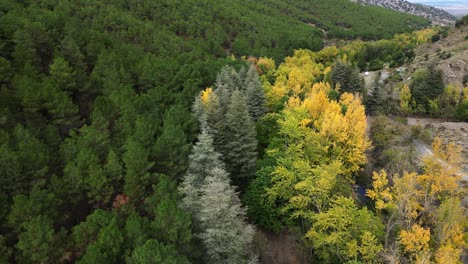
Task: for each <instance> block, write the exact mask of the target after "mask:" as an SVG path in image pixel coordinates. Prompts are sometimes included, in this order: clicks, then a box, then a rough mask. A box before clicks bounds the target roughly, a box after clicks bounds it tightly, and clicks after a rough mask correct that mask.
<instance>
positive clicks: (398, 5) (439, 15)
mask: <svg viewBox="0 0 468 264" xmlns="http://www.w3.org/2000/svg"><path fill="white" fill-rule="evenodd" d="M353 1H354V2H358V3H360V4H363V5H375V6H381V7H385V8H389V9H392V10H395V11H400V12H405V13H408V14H413V15H416V16H420V17H424V18H426V19H429V20H431V21H432V23H433V24H434V25H441V26H447V25H452V24H454V23H455V20H456V18H455V17H454V16H453V15H451V14H450V13H448V12H447V11H444V10H442V9H439V8H435V7H432V6H428V5H422V4H414V3H410V2H408V1H405V0H353Z"/></svg>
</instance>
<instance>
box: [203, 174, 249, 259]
mask: <svg viewBox="0 0 468 264" xmlns="http://www.w3.org/2000/svg"><path fill="white" fill-rule="evenodd" d="M203 187H204V188H203V192H202V195H201V196H200V211H199V212H198V214H197V217H198V219H199V221H200V225H201V227H202V230H203V231H202V232H201V234H200V238H201V239H202V241H203V242H204V245H205V247H206V248H207V256H206V257H207V263H244V262H245V261H246V260H247V258H248V255H249V249H250V248H251V245H252V240H253V235H254V233H255V230H254V228H253V226H252V225H249V224H247V223H246V222H245V219H246V216H245V211H244V209H243V208H241V202H240V200H239V197H238V196H237V194H236V192H235V190H234V187H232V186H231V185H230V184H229V175H228V174H227V172H226V171H224V170H223V169H222V168H219V167H215V168H213V169H212V170H211V171H210V173H209V174H208V176H207V177H206V179H205V184H204V186H203Z"/></svg>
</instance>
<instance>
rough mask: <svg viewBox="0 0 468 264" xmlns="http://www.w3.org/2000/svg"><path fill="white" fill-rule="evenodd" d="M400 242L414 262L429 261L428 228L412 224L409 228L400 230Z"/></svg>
mask: <svg viewBox="0 0 468 264" xmlns="http://www.w3.org/2000/svg"><path fill="white" fill-rule="evenodd" d="M399 239H400V243H401V244H402V245H403V246H404V251H405V253H407V254H408V255H409V256H410V259H412V260H413V261H414V262H415V263H430V262H429V258H430V252H429V241H430V240H431V232H430V229H429V228H424V227H421V226H420V225H418V224H413V225H412V226H411V229H410V230H408V231H406V230H402V231H401V232H400V235H399Z"/></svg>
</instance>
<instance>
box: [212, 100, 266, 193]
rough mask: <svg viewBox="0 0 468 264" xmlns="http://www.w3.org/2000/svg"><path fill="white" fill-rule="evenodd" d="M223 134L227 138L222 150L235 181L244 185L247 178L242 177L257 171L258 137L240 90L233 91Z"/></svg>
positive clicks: (249, 175)
mask: <svg viewBox="0 0 468 264" xmlns="http://www.w3.org/2000/svg"><path fill="white" fill-rule="evenodd" d="M223 134H224V135H223V136H224V137H225V138H226V139H227V140H226V144H224V145H223V146H221V148H220V152H221V154H222V155H223V156H222V157H223V160H224V162H225V163H226V167H227V170H228V172H229V173H230V174H231V177H232V178H233V179H234V182H235V183H236V184H240V185H241V187H242V185H243V184H244V183H245V180H240V179H241V178H244V179H245V178H248V177H251V176H252V175H253V174H254V172H255V163H256V160H257V139H256V130H255V126H254V123H253V121H252V119H251V117H250V115H249V112H248V109H247V104H246V101H245V97H244V95H243V94H242V92H240V91H234V92H233V93H232V97H231V103H230V105H229V109H228V112H227V113H226V128H225V130H224V131H223Z"/></svg>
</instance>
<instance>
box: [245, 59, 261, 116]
mask: <svg viewBox="0 0 468 264" xmlns="http://www.w3.org/2000/svg"><path fill="white" fill-rule="evenodd" d="M244 87H246V88H245V89H246V90H245V96H246V100H247V105H248V107H249V114H250V116H251V117H252V119H253V120H254V121H258V119H260V118H261V117H262V116H264V115H265V112H266V110H265V104H266V97H265V92H264V91H263V87H262V83H261V82H260V78H259V76H258V72H257V70H256V69H255V66H253V65H250V68H249V70H248V72H247V74H246V78H245V80H244Z"/></svg>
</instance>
